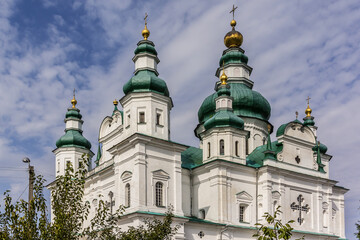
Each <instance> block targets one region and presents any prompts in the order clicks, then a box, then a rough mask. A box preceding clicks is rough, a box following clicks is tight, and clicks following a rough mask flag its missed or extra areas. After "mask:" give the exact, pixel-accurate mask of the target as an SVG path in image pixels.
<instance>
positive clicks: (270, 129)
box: [267, 124, 271, 134]
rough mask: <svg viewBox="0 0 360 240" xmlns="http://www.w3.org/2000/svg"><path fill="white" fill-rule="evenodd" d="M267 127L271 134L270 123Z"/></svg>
mask: <svg viewBox="0 0 360 240" xmlns="http://www.w3.org/2000/svg"><path fill="white" fill-rule="evenodd" d="M267 128H268V133H269V134H270V132H271V125H270V124H268V125H267Z"/></svg>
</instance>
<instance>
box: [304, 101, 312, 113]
mask: <svg viewBox="0 0 360 240" xmlns="http://www.w3.org/2000/svg"><path fill="white" fill-rule="evenodd" d="M310 99H311V98H310V97H308V98H307V99H306V100H307V104H308V105H307V108H306V109H305V114H306V117H311V112H312V109H311V108H310V106H309V104H310Z"/></svg>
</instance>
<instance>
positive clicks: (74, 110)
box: [65, 108, 82, 119]
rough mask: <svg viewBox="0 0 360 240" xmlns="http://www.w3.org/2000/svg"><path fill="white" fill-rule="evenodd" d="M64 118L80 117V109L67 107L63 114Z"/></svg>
mask: <svg viewBox="0 0 360 240" xmlns="http://www.w3.org/2000/svg"><path fill="white" fill-rule="evenodd" d="M65 117H66V118H76V119H81V118H82V115H81V114H80V110H79V109H77V108H68V111H67V112H66V115H65Z"/></svg>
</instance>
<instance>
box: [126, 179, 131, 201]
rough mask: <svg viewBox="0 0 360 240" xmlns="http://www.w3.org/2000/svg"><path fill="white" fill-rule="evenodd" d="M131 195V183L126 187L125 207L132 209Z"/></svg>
mask: <svg viewBox="0 0 360 240" xmlns="http://www.w3.org/2000/svg"><path fill="white" fill-rule="evenodd" d="M130 202H131V195H130V183H127V184H126V185H125V207H130Z"/></svg>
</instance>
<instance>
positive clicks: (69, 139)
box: [56, 129, 91, 150]
mask: <svg viewBox="0 0 360 240" xmlns="http://www.w3.org/2000/svg"><path fill="white" fill-rule="evenodd" d="M56 147H58V148H60V147H80V148H86V149H89V150H90V148H91V143H90V142H89V141H88V140H87V139H86V138H85V137H84V136H83V135H82V134H81V133H80V132H79V131H78V130H74V129H71V130H67V131H66V133H65V135H63V136H62V137H61V138H60V139H59V140H57V141H56Z"/></svg>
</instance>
